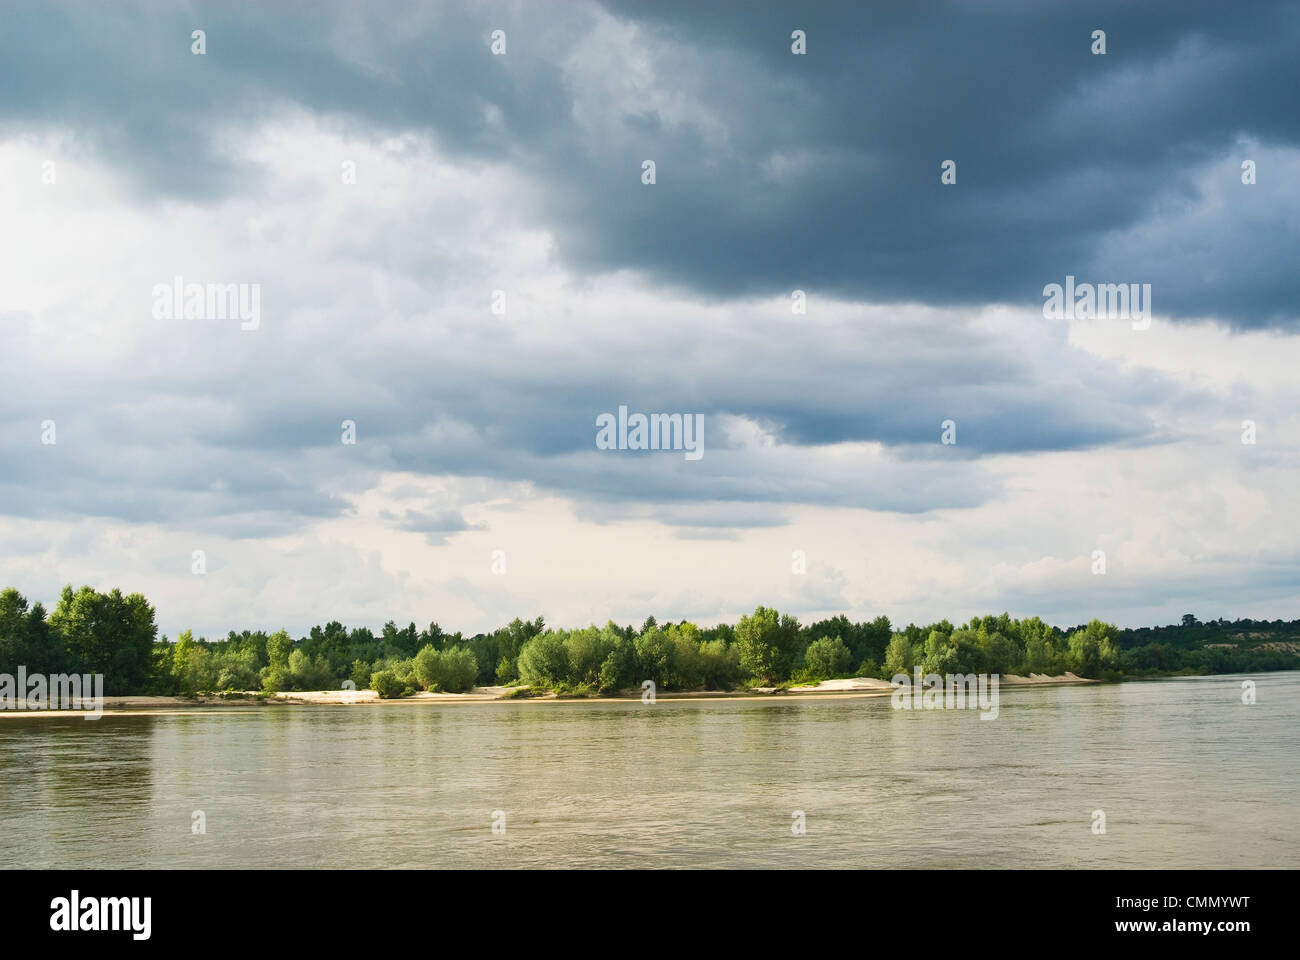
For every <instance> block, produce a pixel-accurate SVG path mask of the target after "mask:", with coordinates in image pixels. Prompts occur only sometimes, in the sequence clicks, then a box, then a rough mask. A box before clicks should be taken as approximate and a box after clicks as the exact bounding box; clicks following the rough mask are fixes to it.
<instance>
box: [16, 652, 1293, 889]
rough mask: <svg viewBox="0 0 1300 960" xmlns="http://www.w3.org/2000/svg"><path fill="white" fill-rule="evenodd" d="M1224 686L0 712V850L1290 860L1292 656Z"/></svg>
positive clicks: (795, 862)
mask: <svg viewBox="0 0 1300 960" xmlns="http://www.w3.org/2000/svg"><path fill="white" fill-rule="evenodd" d="M1242 679H1243V678H1242V677H1240V676H1233V677H1200V678H1190V679H1176V680H1162V681H1157V682H1148V683H1127V684H1122V685H1107V686H1089V687H1040V688H1020V689H1015V688H1008V687H1003V688H1002V691H1001V709H1000V714H999V716H998V718H997V719H996V720H991V721H985V720H980V719H979V714H978V713H977V712H974V711H969V712H967V711H956V710H953V711H931V712H903V711H895V710H893V709H891V707H890V702H889V699H888V698H871V699H844V698H836V699H818V700H808V701H795V700H781V701H768V702H764V701H761V700H759V701H755V700H743V701H742V700H719V701H690V702H681V701H678V702H674V701H671V700H660V701H659V702H658V703H657V704H654V705H653V706H648V705H643V704H641V703H639V702H627V703H624V702H617V703H581V702H565V703H536V702H534V703H526V702H525V703H520V702H501V703H480V704H458V705H450V706H433V705H427V704H392V705H383V706H364V705H358V706H351V707H307V706H300V707H276V708H255V707H250V708H249V709H247V710H243V709H233V708H232V709H220V710H206V711H196V712H195V713H193V714H189V715H181V716H175V715H171V716H168V715H159V716H132V717H112V716H105V717H104V718H102V719H100V720H98V721H85V720H82V719H80V718H71V717H48V716H46V717H39V718H31V719H18V718H8V719H4V720H0V837H3V838H4V843H3V845H2V846H0V866H3V867H10V868H12V867H39V868H47V867H67V868H87V867H90V868H93V867H194V868H223V867H243V866H266V867H537V866H548V867H550V866H556V867H594V866H614V867H817V866H824V867H837V868H840V867H851V868H864V867H865V868H870V867H877V868H880V867H909V866H910V867H995V868H1000V867H1290V866H1294V865H1295V864H1296V863H1297V862H1298V861H1300V828H1298V827H1297V823H1298V822H1300V816H1298V815H1300V673H1295V672H1292V673H1278V674H1263V675H1257V676H1256V677H1254V679H1255V681H1256V683H1257V685H1258V702H1257V703H1255V704H1254V705H1252V706H1246V705H1243V704H1242V703H1241V681H1242ZM196 810H201V811H203V813H204V816H205V818H206V830H207V832H206V834H203V835H195V834H194V833H193V832H192V829H191V823H192V815H193V813H194V811H196ZM1096 810H1102V811H1104V812H1105V817H1106V833H1105V834H1104V835H1097V834H1094V833H1093V830H1092V824H1093V812H1094V811H1096ZM494 811H502V812H503V813H504V815H505V826H506V829H505V833H504V834H494V833H493V832H492V823H493V814H494ZM794 811H803V813H804V816H805V818H806V824H807V832H806V834H804V835H802V836H797V835H794V834H793V833H792V831H791V824H792V822H793V818H792V814H793V813H794Z"/></svg>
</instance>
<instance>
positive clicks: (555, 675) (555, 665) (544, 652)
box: [519, 630, 569, 687]
mask: <svg viewBox="0 0 1300 960" xmlns="http://www.w3.org/2000/svg"><path fill="white" fill-rule="evenodd" d="M565 636H566V635H565V634H564V633H563V632H560V633H557V632H555V631H553V630H548V631H547V632H546V633H543V634H541V635H539V636H536V637H533V638H532V639H531V640H529V641H528V642H527V643H525V644H524V648H523V649H522V650H520V651H519V679H520V680H522V681H523V682H524V683H528V684H536V685H538V686H543V687H549V686H553V685H555V684H557V683H564V682H566V681H567V680H568V679H569V650H568V647H567V645H566V644H565V642H564V641H565Z"/></svg>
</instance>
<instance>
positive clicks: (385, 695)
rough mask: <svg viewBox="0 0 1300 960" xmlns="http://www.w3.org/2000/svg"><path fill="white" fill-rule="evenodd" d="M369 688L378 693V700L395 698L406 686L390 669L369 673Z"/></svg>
mask: <svg viewBox="0 0 1300 960" xmlns="http://www.w3.org/2000/svg"><path fill="white" fill-rule="evenodd" d="M370 689H372V690H374V691H375V693H376V694H378V695H379V699H380V700H395V699H396V698H398V697H400V696H401V695H402V691H403V690H404V689H406V687H405V685H404V684H403V683H402V682H401V681H400V680H398V679H397V675H396V674H395V673H393V671H392V670H377V671H375V672H374V673H372V674H371V675H370Z"/></svg>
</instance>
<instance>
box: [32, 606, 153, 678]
mask: <svg viewBox="0 0 1300 960" xmlns="http://www.w3.org/2000/svg"><path fill="white" fill-rule="evenodd" d="M49 622H50V626H51V627H53V628H54V629H56V630H58V631H59V633H60V634H61V635H62V637H63V642H64V644H65V645H66V647H67V651H68V656H69V659H70V660H71V664H70V666H71V667H72V669H74V670H75V671H76V672H78V673H102V674H103V675H104V692H105V693H108V694H113V695H122V694H127V693H131V692H135V691H138V690H143V689H144V688H145V685H146V684H147V683H148V681H149V678H150V675H151V674H152V672H153V667H154V658H153V645H154V641H155V639H157V634H158V628H157V626H156V625H155V623H154V608H153V607H152V606H150V605H149V602H148V601H147V600H145V598H144V597H143V596H142V595H141V594H138V593H133V594H130V595H129V596H125V597H124V596H122V592H121V591H120V590H117V589H113V590H112V591H110V592H109V593H99V592H97V591H96V590H94V589H93V588H91V587H82V588H81V589H80V590H78V591H77V592H76V593H74V592H73V590H72V587H71V586H67V587H64V588H63V593H62V594H61V595H60V597H59V603H58V605H57V606H56V607H55V608H54V612H53V613H51V614H50V621H49Z"/></svg>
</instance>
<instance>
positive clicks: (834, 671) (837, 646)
mask: <svg viewBox="0 0 1300 960" xmlns="http://www.w3.org/2000/svg"><path fill="white" fill-rule="evenodd" d="M852 663H853V653H852V652H851V651H850V650H849V648H848V647H847V646H846V645H845V643H844V641H843V640H841V639H840V638H839V637H823V638H822V639H820V640H814V641H813V642H812V643H810V644H809V645H808V649H807V651H806V652H805V653H804V668H805V669H806V670H807V672H808V675H809V677H816V678H818V679H821V680H829V679H831V678H833V677H838V676H841V675H843V674H845V673H847V672H848V670H849V668H850V666H851V665H852Z"/></svg>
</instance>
